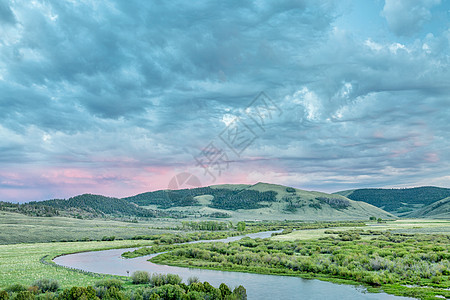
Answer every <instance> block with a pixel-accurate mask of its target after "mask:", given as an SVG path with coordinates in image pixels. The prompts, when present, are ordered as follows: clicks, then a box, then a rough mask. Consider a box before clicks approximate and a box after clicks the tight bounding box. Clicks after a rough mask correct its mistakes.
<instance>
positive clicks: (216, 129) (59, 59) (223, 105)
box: [0, 0, 450, 200]
mask: <svg viewBox="0 0 450 300" xmlns="http://www.w3.org/2000/svg"><path fill="white" fill-rule="evenodd" d="M408 3H409V2H408ZM408 3H407V2H402V1H401V2H395V3H394V2H391V1H386V3H385V4H384V6H383V5H380V6H379V7H378V8H379V11H368V10H361V11H360V14H362V16H358V20H356V19H353V18H354V16H355V13H353V12H351V11H352V10H355V9H358V7H352V5H351V4H348V3H346V4H342V5H340V4H338V3H336V2H334V1H319V2H317V1H307V0H305V1H287V0H286V1H278V2H277V3H276V4H275V3H264V2H257V1H254V2H252V1H248V2H242V1H227V2H226V3H213V2H195V3H189V2H185V1H170V2H150V3H142V2H140V1H127V2H120V1H100V2H98V1H75V2H70V1H57V2H40V1H33V2H29V1H14V2H6V1H2V2H0V18H1V20H2V21H0V30H1V36H2V38H1V40H0V95H1V96H0V120H1V121H0V138H1V140H0V153H1V157H0V161H2V166H1V167H0V196H1V197H2V198H3V199H7V200H8V199H12V200H18V199H27V200H30V199H41V198H46V197H57V196H59V197H61V196H70V195H73V194H74V193H82V192H99V193H104V194H109V195H115V196H122V195H123V196H125V195H129V194H132V193H134V192H142V191H145V190H150V189H155V188H165V187H166V186H167V183H168V182H169V180H170V178H171V177H172V176H173V175H175V174H176V173H177V172H181V171H189V172H193V173H196V174H197V175H198V176H199V177H201V180H202V182H203V183H204V184H210V183H212V182H211V179H212V178H210V177H208V176H205V173H204V170H203V169H202V168H200V167H199V166H198V165H197V163H196V161H195V159H194V158H193V156H195V155H198V154H199V153H200V151H201V150H202V149H203V148H205V147H206V146H207V145H209V143H210V142H213V143H215V144H217V147H221V148H222V149H223V150H225V151H227V154H228V156H229V158H228V159H229V160H230V161H231V163H230V165H229V168H228V170H227V171H226V172H225V171H224V172H223V174H221V176H220V177H218V178H216V183H217V182H255V181H272V182H276V183H284V184H290V185H293V186H297V187H304V188H311V189H313V188H314V189H321V190H328V191H332V190H338V189H341V188H351V187H356V186H391V185H417V184H436V185H445V186H450V183H449V177H448V175H447V173H448V170H449V163H448V162H449V158H450V157H449V154H448V153H450V151H448V150H449V142H448V132H449V129H450V128H449V125H448V116H449V115H450V111H449V107H450V105H449V104H450V103H449V101H450V100H449V98H448V95H449V94H450V93H449V92H450V83H449V80H448V78H450V74H449V67H448V66H449V58H448V53H449V40H450V31H449V29H448V20H447V21H439V20H445V17H444V18H443V13H442V11H443V10H445V9H446V5H447V4H446V3H441V4H440V3H439V1H423V2H421V3H415V4H414V5H412V4H408ZM435 15H436V16H437V17H436V18H433V17H434V16H435ZM444 15H445V14H444ZM361 18H362V19H364V18H367V19H370V20H374V21H372V23H371V25H370V26H371V27H370V28H369V27H364V26H361V22H360V21H359V19H361ZM436 20H438V21H436ZM344 21H345V22H344ZM358 22H359V23H358ZM386 22H387V25H386ZM445 22H447V23H445ZM341 24H346V26H341ZM352 24H353V25H354V26H353V27H355V28H356V27H358V26H359V27H358V30H356V29H355V30H353V29H351V28H352ZM349 28H350V29H349ZM390 32H393V33H394V35H392V34H390ZM374 33H375V34H374ZM397 36H400V38H397ZM260 91H265V92H266V93H267V94H268V95H269V96H270V97H271V99H272V100H273V101H274V102H275V103H276V104H277V105H278V107H279V108H280V109H281V111H282V113H281V114H274V115H273V118H271V119H270V120H267V124H266V125H265V127H264V128H260V127H258V126H257V125H256V124H255V123H254V122H253V121H252V120H251V119H249V118H248V117H247V115H246V110H245V109H246V107H247V106H248V105H249V103H250V102H251V101H252V100H253V99H254V97H255V96H256V95H258V93H259V92H260ZM236 116H237V117H240V118H241V120H242V121H244V122H245V123H246V124H247V125H248V126H249V127H250V128H251V129H252V130H253V131H254V134H256V139H255V141H254V142H253V143H252V144H251V145H250V146H249V147H248V148H247V149H246V150H245V151H244V152H243V153H242V155H240V156H237V155H236V154H234V153H233V152H232V151H231V150H230V149H228V148H227V145H226V144H224V142H223V141H222V140H221V139H220V137H219V134H220V133H221V132H222V131H223V130H224V129H225V128H226V126H227V125H228V124H229V123H230V122H231V121H232V120H233V118H234V117H236ZM25 190H26V191H27V192H25ZM0 200H1V199H0Z"/></svg>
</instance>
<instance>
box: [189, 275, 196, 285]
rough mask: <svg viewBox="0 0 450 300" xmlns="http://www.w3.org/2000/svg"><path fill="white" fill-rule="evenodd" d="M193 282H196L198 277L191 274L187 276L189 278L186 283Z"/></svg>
mask: <svg viewBox="0 0 450 300" xmlns="http://www.w3.org/2000/svg"><path fill="white" fill-rule="evenodd" d="M195 282H198V277H197V276H191V277H189V278H188V279H187V283H188V285H191V284H193V283H195Z"/></svg>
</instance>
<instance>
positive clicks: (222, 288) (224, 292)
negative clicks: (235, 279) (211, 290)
mask: <svg viewBox="0 0 450 300" xmlns="http://www.w3.org/2000/svg"><path fill="white" fill-rule="evenodd" d="M219 290H220V294H221V295H222V298H223V299H225V297H226V296H228V295H231V290H230V288H229V287H228V286H227V285H226V284H225V283H221V284H220V286H219Z"/></svg>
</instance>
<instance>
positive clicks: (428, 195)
mask: <svg viewBox="0 0 450 300" xmlns="http://www.w3.org/2000/svg"><path fill="white" fill-rule="evenodd" d="M335 194H339V195H342V196H345V197H347V198H349V199H352V200H355V201H364V202H367V203H369V204H372V205H374V206H376V207H379V208H381V209H383V210H385V211H387V212H390V213H393V214H396V215H398V216H417V217H420V216H419V215H417V213H416V212H417V211H419V210H420V209H421V208H423V207H425V206H428V205H431V204H433V203H435V202H437V201H439V200H442V199H444V198H447V197H450V189H448V188H440V187H434V186H423V187H415V188H403V189H381V188H365V189H355V190H347V191H340V192H337V193H335Z"/></svg>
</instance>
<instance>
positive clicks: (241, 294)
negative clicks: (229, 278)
mask: <svg viewBox="0 0 450 300" xmlns="http://www.w3.org/2000/svg"><path fill="white" fill-rule="evenodd" d="M233 296H234V297H235V299H238V300H247V290H246V289H245V288H244V287H243V286H242V285H240V286H238V287H237V288H235V289H234V290H233Z"/></svg>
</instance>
